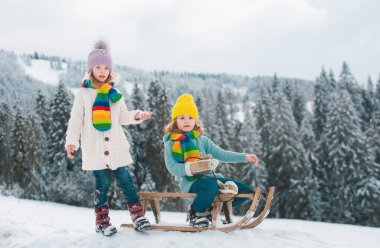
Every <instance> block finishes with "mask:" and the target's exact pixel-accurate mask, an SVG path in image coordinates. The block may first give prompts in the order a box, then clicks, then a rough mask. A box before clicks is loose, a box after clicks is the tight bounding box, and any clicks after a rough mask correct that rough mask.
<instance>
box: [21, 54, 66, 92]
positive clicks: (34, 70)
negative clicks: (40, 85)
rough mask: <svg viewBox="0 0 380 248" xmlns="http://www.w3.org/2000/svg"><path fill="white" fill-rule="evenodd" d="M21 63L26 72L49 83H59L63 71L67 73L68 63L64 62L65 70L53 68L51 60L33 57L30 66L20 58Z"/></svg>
mask: <svg viewBox="0 0 380 248" xmlns="http://www.w3.org/2000/svg"><path fill="white" fill-rule="evenodd" d="M19 63H20V64H21V65H22V66H23V68H24V70H25V74H27V75H29V76H30V77H32V78H34V79H37V80H40V81H42V82H44V83H47V84H52V85H57V84H58V83H59V76H60V75H61V74H63V73H67V69H66V68H67V64H66V63H62V67H63V70H54V69H51V68H50V61H48V60H36V59H32V60H31V66H28V65H26V64H25V63H24V62H23V61H22V59H21V58H20V59H19Z"/></svg>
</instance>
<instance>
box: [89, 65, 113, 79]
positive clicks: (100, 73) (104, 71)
mask: <svg viewBox="0 0 380 248" xmlns="http://www.w3.org/2000/svg"><path fill="white" fill-rule="evenodd" d="M92 75H93V76H94V78H95V79H96V80H97V81H98V82H101V83H105V81H106V80H107V78H108V76H109V75H110V69H109V68H108V67H107V66H106V65H97V66H95V67H94V68H92Z"/></svg>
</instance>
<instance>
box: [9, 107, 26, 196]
mask: <svg viewBox="0 0 380 248" xmlns="http://www.w3.org/2000/svg"><path fill="white" fill-rule="evenodd" d="M20 108H21V106H19V104H16V106H15V107H14V110H15V116H14V122H13V126H12V130H11V142H12V143H11V149H12V150H11V161H12V163H11V166H10V168H9V169H10V170H11V176H12V178H13V181H14V183H18V184H19V185H20V187H21V188H22V189H25V187H26V186H27V184H28V177H27V175H28V173H29V166H28V165H27V162H28V161H27V160H26V157H25V149H26V145H27V144H26V143H25V136H26V135H25V118H24V117H23V116H24V114H23V113H22V111H21V109H20ZM11 185H12V183H11ZM11 188H12V186H11Z"/></svg>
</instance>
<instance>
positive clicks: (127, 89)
mask: <svg viewBox="0 0 380 248" xmlns="http://www.w3.org/2000/svg"><path fill="white" fill-rule="evenodd" d="M122 85H123V87H124V89H125V92H127V94H128V95H132V93H133V87H134V83H132V82H128V81H124V82H123V84H122Z"/></svg>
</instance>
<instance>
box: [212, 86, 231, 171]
mask: <svg viewBox="0 0 380 248" xmlns="http://www.w3.org/2000/svg"><path fill="white" fill-rule="evenodd" d="M226 110H227V105H226V102H225V98H224V97H223V96H222V93H221V92H220V91H219V92H218V96H217V102H216V106H215V110H214V111H215V121H214V129H213V130H212V133H211V139H212V141H213V142H214V143H215V144H216V145H218V146H220V147H221V148H222V149H224V150H228V149H231V147H230V137H231V132H233V129H232V126H231V119H229V118H228V113H227V111H226ZM219 168H220V172H221V173H222V174H223V175H224V176H225V177H227V178H231V177H232V176H233V175H234V172H235V170H236V167H234V166H233V165H230V164H225V165H223V166H221V167H219Z"/></svg>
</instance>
